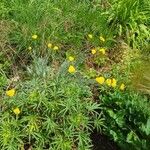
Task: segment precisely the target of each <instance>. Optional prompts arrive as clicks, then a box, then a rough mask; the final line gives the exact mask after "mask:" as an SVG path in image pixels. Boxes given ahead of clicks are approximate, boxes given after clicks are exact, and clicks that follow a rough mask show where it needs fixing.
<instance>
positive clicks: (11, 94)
mask: <svg viewBox="0 0 150 150" xmlns="http://www.w3.org/2000/svg"><path fill="white" fill-rule="evenodd" d="M6 95H7V96H9V97H13V96H14V95H15V89H11V90H8V91H6Z"/></svg>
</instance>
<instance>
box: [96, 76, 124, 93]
mask: <svg viewBox="0 0 150 150" xmlns="http://www.w3.org/2000/svg"><path fill="white" fill-rule="evenodd" d="M95 80H96V82H98V83H99V84H101V85H102V84H104V83H105V84H106V85H107V86H109V87H113V88H115V87H117V80H116V79H115V78H112V79H110V78H108V79H105V78H104V77H102V76H101V77H96V79H95ZM119 89H120V90H122V91H123V90H124V89H125V84H124V83H121V85H120V87H119Z"/></svg>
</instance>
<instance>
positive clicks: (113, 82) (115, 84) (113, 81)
mask: <svg viewBox="0 0 150 150" xmlns="http://www.w3.org/2000/svg"><path fill="white" fill-rule="evenodd" d="M111 86H112V87H114V88H115V87H116V86H117V81H116V79H114V78H113V79H112V80H111Z"/></svg>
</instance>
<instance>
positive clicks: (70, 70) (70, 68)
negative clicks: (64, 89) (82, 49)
mask: <svg viewBox="0 0 150 150" xmlns="http://www.w3.org/2000/svg"><path fill="white" fill-rule="evenodd" d="M75 71H76V69H75V68H74V66H72V65H70V66H69V68H68V72H69V73H74V72H75Z"/></svg>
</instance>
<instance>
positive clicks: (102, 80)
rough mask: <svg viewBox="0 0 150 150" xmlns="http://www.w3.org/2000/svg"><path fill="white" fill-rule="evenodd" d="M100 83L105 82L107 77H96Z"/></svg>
mask: <svg viewBox="0 0 150 150" xmlns="http://www.w3.org/2000/svg"><path fill="white" fill-rule="evenodd" d="M95 80H96V81H97V82H98V83H99V84H103V83H104V82H105V78H104V77H97V78H96V79H95Z"/></svg>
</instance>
